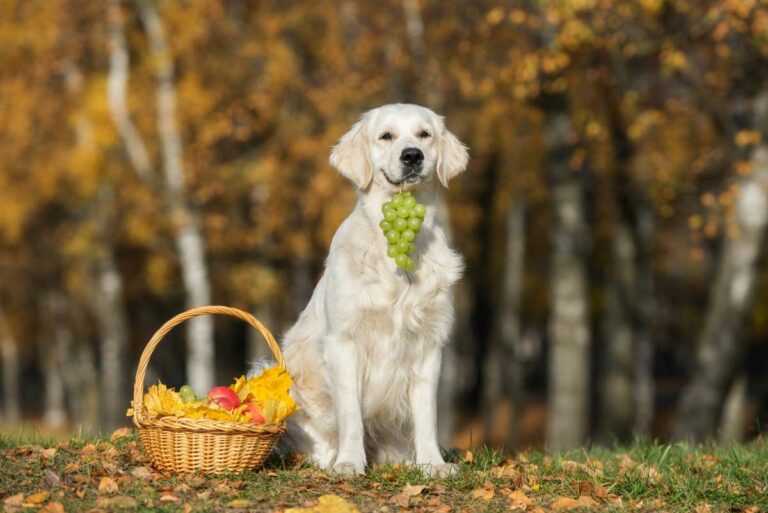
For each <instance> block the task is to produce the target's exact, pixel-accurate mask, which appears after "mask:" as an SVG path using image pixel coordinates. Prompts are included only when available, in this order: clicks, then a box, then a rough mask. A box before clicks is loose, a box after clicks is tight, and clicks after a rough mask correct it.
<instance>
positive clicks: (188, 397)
mask: <svg viewBox="0 0 768 513" xmlns="http://www.w3.org/2000/svg"><path fill="white" fill-rule="evenodd" d="M179 396H180V397H181V400H182V401H183V402H185V403H194V402H195V401H197V400H198V399H197V394H195V391H194V390H192V387H191V386H189V385H184V386H183V387H181V388H180V389H179Z"/></svg>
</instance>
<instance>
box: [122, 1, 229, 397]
mask: <svg viewBox="0 0 768 513" xmlns="http://www.w3.org/2000/svg"><path fill="white" fill-rule="evenodd" d="M136 3H137V5H138V8H139V14H140V17H141V21H142V24H143V26H144V29H145V31H146V34H147V38H148V40H149V47H150V54H151V55H150V58H151V60H152V62H153V63H154V70H155V79H156V81H157V90H156V102H157V112H158V120H157V124H158V133H159V134H160V146H161V153H162V161H163V166H162V167H163V174H164V177H165V180H164V190H165V196H166V200H167V203H168V209H169V214H170V216H171V219H172V221H173V223H174V226H175V233H174V239H175V243H176V249H177V252H178V255H179V264H180V267H181V274H182V280H183V282H184V289H185V292H186V306H187V308H192V307H195V306H201V305H206V304H209V303H210V302H211V292H210V282H209V279H208V266H207V264H206V261H205V242H204V239H203V235H202V230H201V228H200V221H199V215H198V213H197V212H196V211H195V209H194V208H193V207H192V205H191V204H190V203H189V202H188V199H187V193H186V187H185V183H184V168H183V161H182V144H181V137H180V134H179V130H178V127H177V125H176V90H175V86H174V82H173V80H174V77H173V74H174V70H173V58H172V56H171V54H170V50H169V48H168V45H167V42H166V35H165V29H164V27H163V24H162V21H161V19H160V16H159V14H158V12H157V8H156V6H155V4H154V2H152V1H144V0H136ZM110 7H111V8H110V52H111V54H110V76H109V88H108V96H109V105H110V110H111V113H112V117H113V119H114V121H115V124H116V126H117V129H118V131H119V133H120V136H121V138H122V140H123V142H124V144H125V146H126V151H127V153H128V156H129V159H130V161H131V164H132V165H133V167H134V169H135V170H136V172H137V174H138V175H139V176H141V177H143V178H145V179H150V178H151V169H150V168H151V165H150V164H149V158H148V154H149V153H148V152H147V150H146V145H145V144H144V143H143V141H142V140H141V137H140V136H139V133H138V131H137V130H136V129H135V126H134V125H133V123H132V122H131V120H130V117H129V115H128V108H127V102H126V99H125V98H126V84H127V82H128V74H129V71H128V70H129V68H128V51H127V48H126V42H125V36H124V28H123V20H122V15H121V13H120V3H119V2H118V1H117V0H113V1H112V4H111V6H110ZM148 177H149V178H148ZM185 324H186V330H187V381H188V382H189V384H190V385H191V386H192V388H193V389H194V390H195V392H197V393H198V394H203V393H205V392H206V391H207V390H209V389H210V388H211V386H213V383H214V352H213V320H212V319H211V317H209V316H204V317H197V318H195V319H192V320H191V321H189V322H187V323H185Z"/></svg>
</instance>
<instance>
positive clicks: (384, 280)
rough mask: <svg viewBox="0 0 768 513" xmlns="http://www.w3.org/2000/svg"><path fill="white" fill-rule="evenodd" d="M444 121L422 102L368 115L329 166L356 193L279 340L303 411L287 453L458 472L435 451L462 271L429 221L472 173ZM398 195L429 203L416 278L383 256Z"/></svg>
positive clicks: (355, 467) (358, 464)
mask: <svg viewBox="0 0 768 513" xmlns="http://www.w3.org/2000/svg"><path fill="white" fill-rule="evenodd" d="M467 160H468V155H467V149H466V147H465V146H464V145H462V144H461V143H460V142H459V140H458V139H457V138H456V137H455V136H454V135H453V134H452V133H450V132H449V131H448V130H447V129H446V128H445V125H444V124H443V119H442V118H441V117H440V116H438V115H436V114H435V113H434V112H432V111H431V110H429V109H426V108H424V107H420V106H417V105H408V104H393V105H385V106H383V107H379V108H377V109H374V110H371V111H369V112H367V113H365V114H364V115H363V116H362V118H361V119H360V121H358V122H357V123H356V124H355V125H354V126H353V127H352V128H351V130H349V132H347V133H346V134H345V135H344V136H343V137H342V138H341V140H340V141H339V143H338V144H337V145H336V146H335V147H334V148H333V151H332V152H331V158H330V162H331V165H332V166H333V167H335V168H336V169H338V170H339V172H341V174H342V175H344V176H346V177H347V178H349V179H350V180H352V182H354V183H355V185H356V186H357V188H358V189H359V194H358V200H357V204H356V206H355V208H354V210H353V211H352V213H351V214H350V215H349V217H347V219H346V220H345V221H344V222H343V223H342V225H341V226H340V227H339V229H338V231H337V232H336V234H335V235H334V237H333V241H332V242H331V248H330V253H329V255H328V259H327V261H326V267H325V272H324V274H323V276H322V277H321V278H320V281H319V282H318V284H317V287H316V288H315V290H314V292H313V294H312V298H311V299H310V301H309V304H308V305H307V307H306V309H305V310H304V311H303V312H302V313H301V316H300V317H299V320H298V321H297V322H296V324H295V325H294V326H293V327H292V328H291V329H290V330H289V331H288V332H287V333H286V335H285V340H284V344H283V345H284V348H283V351H284V354H285V360H286V365H287V366H288V370H289V371H290V372H291V374H292V375H293V377H294V379H295V387H294V391H293V393H294V397H295V399H296V401H297V403H298V404H299V406H300V410H299V411H298V412H297V413H296V414H295V415H294V416H293V417H292V419H291V422H290V423H289V428H288V429H289V437H288V438H289V441H290V443H291V444H292V446H293V448H294V449H296V450H298V451H300V452H303V453H306V454H309V455H310V457H311V458H312V460H313V461H314V462H315V463H316V464H317V465H319V466H320V467H322V468H327V469H331V470H333V471H335V472H339V473H342V474H358V473H362V472H364V470H365V466H366V464H367V462H368V461H374V462H377V463H385V462H387V463H401V462H409V463H415V464H417V465H421V466H423V467H424V469H425V470H426V471H427V472H428V473H430V474H432V475H445V474H448V473H451V472H453V471H454V470H455V466H453V465H450V464H446V463H445V462H444V461H443V457H442V455H441V454H440V449H439V447H438V444H437V425H436V424H437V408H436V401H437V383H438V378H439V374H440V359H441V349H442V347H443V345H444V344H445V342H446V340H447V339H448V336H449V334H450V331H451V326H452V324H453V305H452V297H451V291H450V288H451V286H452V285H453V284H454V283H455V282H456V281H457V280H458V279H459V278H460V276H461V273H462V270H463V262H462V259H461V257H460V256H459V255H458V254H457V253H456V252H454V251H453V250H452V249H451V248H450V247H448V244H447V242H446V237H445V234H444V232H443V229H442V228H441V227H440V226H439V225H438V223H437V221H436V218H435V207H436V199H437V195H438V194H439V193H440V191H439V189H440V186H439V184H438V183H437V181H436V180H434V177H435V175H437V179H438V180H439V182H440V183H441V184H442V185H443V186H447V185H448V182H449V180H451V179H452V178H453V177H454V176H456V175H458V174H459V173H461V172H462V171H464V169H465V168H466V166H467ZM401 190H411V191H413V193H414V195H415V197H416V199H417V201H418V202H419V203H422V204H424V205H425V206H426V215H425V218H424V223H423V226H422V228H421V232H420V233H419V235H418V237H417V239H416V250H415V252H414V257H415V258H414V260H415V262H416V267H415V269H414V271H413V272H405V271H402V270H399V269H398V268H397V267H396V266H395V263H394V262H393V259H392V258H389V257H388V256H387V241H386V240H385V238H384V235H383V234H382V232H381V229H380V228H379V222H380V221H381V220H382V204H383V203H384V202H386V201H388V200H389V199H390V198H391V197H392V195H393V194H394V193H396V192H398V191H401Z"/></svg>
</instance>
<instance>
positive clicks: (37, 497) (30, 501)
mask: <svg viewBox="0 0 768 513" xmlns="http://www.w3.org/2000/svg"><path fill="white" fill-rule="evenodd" d="M49 495H50V494H49V493H48V492H46V491H40V492H35V493H33V494H32V495H28V496H27V498H26V499H24V506H25V507H31V506H39V505H40V504H42V503H44V502H45V501H46V500H47V499H48V496H49Z"/></svg>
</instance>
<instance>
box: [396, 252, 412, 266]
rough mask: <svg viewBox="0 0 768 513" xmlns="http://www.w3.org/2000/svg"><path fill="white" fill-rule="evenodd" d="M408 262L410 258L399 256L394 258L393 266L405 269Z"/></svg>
mask: <svg viewBox="0 0 768 513" xmlns="http://www.w3.org/2000/svg"><path fill="white" fill-rule="evenodd" d="M410 260H411V258H410V257H409V256H408V255H403V254H400V255H397V256H396V257H395V264H397V266H398V267H405V266H406V265H408V262H409V261H410Z"/></svg>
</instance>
